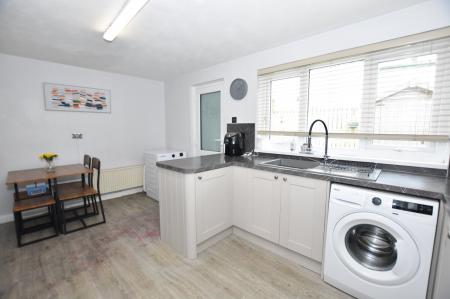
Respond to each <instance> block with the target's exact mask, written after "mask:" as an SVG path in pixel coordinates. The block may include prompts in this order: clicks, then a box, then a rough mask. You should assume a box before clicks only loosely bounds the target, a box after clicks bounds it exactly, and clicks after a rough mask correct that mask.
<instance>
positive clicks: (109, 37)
mask: <svg viewBox="0 0 450 299" xmlns="http://www.w3.org/2000/svg"><path fill="white" fill-rule="evenodd" d="M148 1H149V0H128V1H127V3H126V4H125V6H124V7H123V8H122V10H121V11H120V13H119V14H118V15H117V17H116V18H115V19H114V21H113V22H112V23H111V25H109V27H108V29H106V31H105V33H104V34H103V38H104V39H105V40H106V41H109V42H112V41H113V40H114V39H115V38H116V36H117V35H118V34H119V32H120V31H121V30H122V29H123V28H125V26H127V24H128V23H129V22H130V21H131V19H133V18H134V16H135V15H136V14H137V13H138V12H139V11H140V10H141V9H142V8H143V7H144V6H145V4H147V2H148Z"/></svg>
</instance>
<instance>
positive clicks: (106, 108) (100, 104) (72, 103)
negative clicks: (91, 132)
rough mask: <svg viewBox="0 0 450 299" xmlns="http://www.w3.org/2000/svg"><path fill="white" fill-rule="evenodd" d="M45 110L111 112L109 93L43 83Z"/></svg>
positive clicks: (94, 89) (103, 90)
mask: <svg viewBox="0 0 450 299" xmlns="http://www.w3.org/2000/svg"><path fill="white" fill-rule="evenodd" d="M44 99H45V109H46V110H56V111H73V112H97V113H110V112H111V93H110V91H109V90H107V89H98V88H92V87H82V86H72V85H63V84H54V83H44Z"/></svg>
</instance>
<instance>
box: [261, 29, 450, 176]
mask: <svg viewBox="0 0 450 299" xmlns="http://www.w3.org/2000/svg"><path fill="white" fill-rule="evenodd" d="M449 69H450V37H447V38H441V39H436V40H430V41H425V42H419V43H414V44H408V45H405V46H401V47H396V48H390V49H385V50H380V51H375V52H370V53H366V54H361V55H358V56H350V57H346V58H342V59H339V60H333V61H326V62H322V63H315V64H309V65H304V66H301V67H297V68H292V69H287V70H283V71H278V72H274V73H267V74H263V75H260V76H259V77H258V115H257V131H258V133H257V150H258V151H261V152H264V151H269V152H284V153H286V152H290V153H292V152H291V151H290V149H291V148H292V147H293V146H292V145H293V144H294V145H295V148H296V149H295V151H294V153H295V152H298V151H299V150H300V147H301V144H303V143H304V142H305V137H306V131H307V129H308V127H309V124H311V122H312V121H313V120H315V119H322V120H324V121H325V122H326V123H327V126H328V128H329V131H330V140H329V153H330V155H331V156H339V157H341V156H344V157H345V156H356V157H359V158H361V159H365V158H366V159H368V160H370V161H372V160H378V161H380V162H383V163H390V161H392V162H394V161H395V162H396V163H399V162H400V163H401V164H405V165H414V166H424V167H434V168H446V167H447V164H448V159H449V137H448V136H449V134H450V114H448V113H447V111H449V110H450V89H449V88H448V86H449V85H448V82H450V72H449V71H448V70H449ZM314 130H315V131H314V132H313V134H315V135H320V133H321V132H322V128H321V127H320V126H318V127H317V128H315V129H314ZM323 142H324V141H323V138H318V137H316V138H313V148H315V150H316V152H321V151H322V149H323ZM322 155H323V153H322ZM319 156H320V155H319Z"/></svg>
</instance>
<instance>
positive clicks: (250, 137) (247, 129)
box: [227, 123, 255, 153]
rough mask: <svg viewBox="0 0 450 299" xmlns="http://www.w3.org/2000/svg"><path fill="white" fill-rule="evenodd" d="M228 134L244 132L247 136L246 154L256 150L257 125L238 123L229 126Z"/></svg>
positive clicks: (245, 140) (245, 143) (245, 142)
mask: <svg viewBox="0 0 450 299" xmlns="http://www.w3.org/2000/svg"><path fill="white" fill-rule="evenodd" d="M227 132H242V133H244V134H245V139H244V152H245V153H247V152H251V151H253V150H254V149H255V124H254V123H237V124H227Z"/></svg>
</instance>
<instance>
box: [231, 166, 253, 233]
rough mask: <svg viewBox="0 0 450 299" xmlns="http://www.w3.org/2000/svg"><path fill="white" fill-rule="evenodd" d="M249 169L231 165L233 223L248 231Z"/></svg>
mask: <svg viewBox="0 0 450 299" xmlns="http://www.w3.org/2000/svg"><path fill="white" fill-rule="evenodd" d="M249 174H250V169H248V168H244V167H233V225H234V226H237V227H239V228H241V229H243V230H246V231H250V217H251V210H252V207H251V200H250V179H249Z"/></svg>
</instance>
